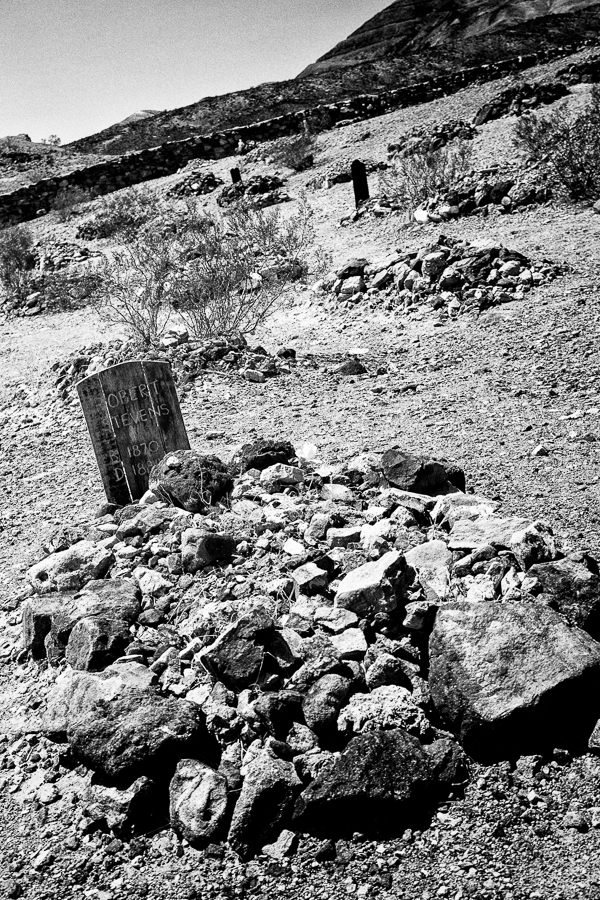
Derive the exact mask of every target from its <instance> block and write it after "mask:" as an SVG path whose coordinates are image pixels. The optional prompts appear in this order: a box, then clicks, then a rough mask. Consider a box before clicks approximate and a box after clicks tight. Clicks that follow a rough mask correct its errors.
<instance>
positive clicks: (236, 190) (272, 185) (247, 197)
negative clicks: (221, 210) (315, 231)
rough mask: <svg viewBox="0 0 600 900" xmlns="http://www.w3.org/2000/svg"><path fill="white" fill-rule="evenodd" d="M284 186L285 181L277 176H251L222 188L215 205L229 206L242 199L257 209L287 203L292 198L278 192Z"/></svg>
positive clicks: (280, 191)
mask: <svg viewBox="0 0 600 900" xmlns="http://www.w3.org/2000/svg"><path fill="white" fill-rule="evenodd" d="M284 185H285V179H284V178H280V177H279V175H252V176H251V177H250V178H248V179H246V180H245V181H238V182H237V184H230V185H228V186H227V187H225V188H223V190H222V191H221V193H220V194H219V197H218V198H217V203H218V204H219V206H231V205H232V204H234V203H238V202H239V201H240V200H242V199H243V200H244V201H245V202H246V203H249V204H250V205H251V206H254V207H256V208H258V209H262V208H264V207H265V206H274V205H275V204H277V203H287V202H288V201H289V200H291V199H292V198H291V197H290V195H289V194H287V193H286V192H285V191H282V190H280V189H281V188H282V187H283V186H284Z"/></svg>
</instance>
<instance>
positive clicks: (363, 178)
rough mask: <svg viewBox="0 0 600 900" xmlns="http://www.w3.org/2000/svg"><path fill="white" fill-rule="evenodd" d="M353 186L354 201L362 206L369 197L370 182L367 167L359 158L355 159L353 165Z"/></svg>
mask: <svg viewBox="0 0 600 900" xmlns="http://www.w3.org/2000/svg"><path fill="white" fill-rule="evenodd" d="M351 172H352V186H353V187H354V201H355V203H356V206H357V207H358V206H360V204H361V203H363V202H364V201H365V200H368V199H369V196H370V194H369V182H368V181H367V167H366V166H365V164H364V163H363V162H361V161H360V160H359V159H355V160H354V162H353V163H352V166H351Z"/></svg>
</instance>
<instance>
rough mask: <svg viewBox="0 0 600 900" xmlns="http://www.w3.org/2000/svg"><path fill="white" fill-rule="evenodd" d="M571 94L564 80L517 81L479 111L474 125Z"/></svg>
mask: <svg viewBox="0 0 600 900" xmlns="http://www.w3.org/2000/svg"><path fill="white" fill-rule="evenodd" d="M567 94H569V88H568V87H567V86H566V85H565V84H563V83H562V81H544V82H539V83H536V84H528V83H527V82H523V83H517V84H515V85H514V86H513V87H510V88H507V89H506V90H505V91H502V92H501V93H500V94H498V95H497V96H496V97H494V98H493V99H492V100H490V102H489V103H486V104H484V105H483V106H482V107H481V109H480V110H479V111H478V112H477V114H476V116H475V119H474V121H473V124H474V125H485V123H486V122H492V121H493V120H494V119H499V118H501V117H502V116H510V115H514V116H520V115H521V114H522V113H523V112H526V111H528V110H531V109H536V108H537V107H538V106H544V105H547V104H549V103H555V102H556V100H562V98H563V97H566V96H567Z"/></svg>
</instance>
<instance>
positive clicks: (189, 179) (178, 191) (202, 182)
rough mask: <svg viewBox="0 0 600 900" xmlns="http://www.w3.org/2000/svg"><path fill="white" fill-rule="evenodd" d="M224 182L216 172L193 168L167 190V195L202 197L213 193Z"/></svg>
mask: <svg viewBox="0 0 600 900" xmlns="http://www.w3.org/2000/svg"><path fill="white" fill-rule="evenodd" d="M222 184H224V182H223V179H222V178H218V177H217V176H216V175H215V173H214V172H207V171H206V170H203V169H197V168H193V169H192V170H191V171H190V172H187V173H186V175H185V177H184V178H182V179H181V181H178V182H177V184H176V185H175V186H174V187H172V188H171V189H170V190H169V191H168V192H167V197H200V196H202V195H203V194H211V193H212V192H213V191H215V190H216V189H217V188H218V187H221V185H222Z"/></svg>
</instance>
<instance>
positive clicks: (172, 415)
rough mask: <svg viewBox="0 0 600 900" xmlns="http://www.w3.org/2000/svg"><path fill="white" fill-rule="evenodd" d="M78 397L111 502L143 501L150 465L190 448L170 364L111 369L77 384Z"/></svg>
mask: <svg viewBox="0 0 600 900" xmlns="http://www.w3.org/2000/svg"><path fill="white" fill-rule="evenodd" d="M77 393H78V394H79V400H80V403H81V407H82V409H83V414H84V416H85V421H86V424H87V427H88V431H89V433H90V438H91V441H92V446H93V448H94V453H95V454H96V460H97V462H98V468H99V469H100V475H101V476H102V481H103V483H104V490H105V492H106V497H107V499H108V500H109V502H111V503H118V504H120V505H123V504H126V503H132V502H133V501H135V500H139V498H140V497H142V496H143V494H144V493H145V492H146V491H147V490H148V476H149V474H150V469H151V468H152V466H153V465H154V464H155V463H157V462H159V461H160V460H161V459H162V458H163V457H164V456H166V455H167V453H171V452H172V451H173V450H189V449H190V442H189V440H188V436H187V432H186V430H185V425H184V423H183V418H182V415H181V409H180V406H179V399H178V397H177V391H176V390H175V382H174V381H173V373H172V371H171V365H170V363H168V362H155V361H152V360H134V361H132V362H124V363H119V364H118V365H116V366H110V368H108V369H102V370H101V371H100V372H96V373H95V374H94V375H88V377H87V378H84V379H83V380H82V381H80V382H78V384H77Z"/></svg>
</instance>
